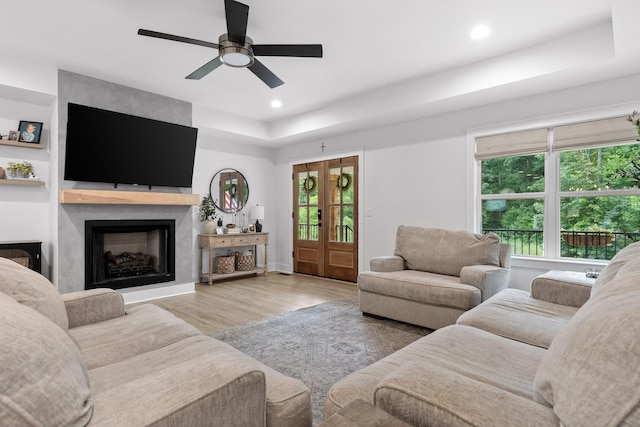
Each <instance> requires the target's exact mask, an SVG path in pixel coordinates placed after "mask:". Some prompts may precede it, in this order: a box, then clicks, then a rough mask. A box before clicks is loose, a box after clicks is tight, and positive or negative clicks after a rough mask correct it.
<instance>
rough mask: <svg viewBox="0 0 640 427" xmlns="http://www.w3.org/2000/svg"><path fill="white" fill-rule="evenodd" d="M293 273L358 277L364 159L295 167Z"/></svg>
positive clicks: (325, 161) (327, 161)
mask: <svg viewBox="0 0 640 427" xmlns="http://www.w3.org/2000/svg"><path fill="white" fill-rule="evenodd" d="M293 270H294V272H296V273H304V274H312V275H315V276H321V277H328V278H332V279H340V280H348V281H351V282H355V281H356V279H357V277H358V156H353V157H343V158H340V159H331V160H324V161H319V162H313V163H303V164H299V165H294V166H293Z"/></svg>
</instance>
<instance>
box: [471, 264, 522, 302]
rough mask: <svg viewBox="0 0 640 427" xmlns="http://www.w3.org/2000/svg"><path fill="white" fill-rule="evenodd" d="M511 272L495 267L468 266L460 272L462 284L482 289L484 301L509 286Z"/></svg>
mask: <svg viewBox="0 0 640 427" xmlns="http://www.w3.org/2000/svg"><path fill="white" fill-rule="evenodd" d="M510 276H511V271H510V270H508V269H506V268H502V267H496V266H494V265H468V266H466V267H462V270H460V283H462V284H464V285H471V286H475V287H476V288H478V289H480V293H481V294H482V301H484V300H486V299H488V298H490V297H492V296H493V295H495V294H497V293H498V292H500V291H501V290H503V289H506V288H507V287H508V286H509V277H510Z"/></svg>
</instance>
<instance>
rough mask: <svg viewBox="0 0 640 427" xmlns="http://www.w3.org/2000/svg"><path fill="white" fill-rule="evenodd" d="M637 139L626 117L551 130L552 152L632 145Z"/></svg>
mask: <svg viewBox="0 0 640 427" xmlns="http://www.w3.org/2000/svg"><path fill="white" fill-rule="evenodd" d="M637 139H638V129H637V128H636V126H635V125H634V124H633V123H630V122H629V121H628V120H627V117H626V116H624V117H614V118H611V119H602V120H592V121H588V122H582V123H574V124H571V125H564V126H556V127H555V128H554V129H553V150H554V151H563V150H577V149H580V148H591V147H603V146H607V145H622V144H633V143H636V142H637Z"/></svg>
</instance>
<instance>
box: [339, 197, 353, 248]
mask: <svg viewBox="0 0 640 427" xmlns="http://www.w3.org/2000/svg"><path fill="white" fill-rule="evenodd" d="M341 241H342V242H346V243H353V205H348V206H343V207H342V240H341Z"/></svg>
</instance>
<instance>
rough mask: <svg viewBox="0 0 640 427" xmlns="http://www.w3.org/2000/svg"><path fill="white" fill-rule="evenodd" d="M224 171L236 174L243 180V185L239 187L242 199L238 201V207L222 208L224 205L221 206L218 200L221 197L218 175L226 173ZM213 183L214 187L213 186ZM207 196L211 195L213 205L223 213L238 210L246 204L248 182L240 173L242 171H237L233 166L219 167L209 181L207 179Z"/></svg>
mask: <svg viewBox="0 0 640 427" xmlns="http://www.w3.org/2000/svg"><path fill="white" fill-rule="evenodd" d="M226 173H230V174H237V175H239V176H240V177H241V178H242V180H243V181H244V186H243V187H242V188H241V189H240V195H241V196H242V199H243V200H242V203H238V208H237V209H235V210H234V209H231V208H229V209H224V207H223V206H222V202H221V201H220V199H221V193H220V177H221V175H222V174H226ZM215 181H217V182H215ZM214 183H215V187H216V188H214ZM209 196H211V198H212V199H213V201H214V205H215V206H216V209H218V210H219V211H222V212H225V213H235V212H240V211H241V210H242V209H243V208H244V207H245V206H246V205H247V201H248V200H249V182H248V181H247V178H246V177H245V176H244V175H243V174H242V172H240V171H238V170H237V169H233V168H224V169H220V170H219V171H218V172H216V173H215V174H214V175H213V177H212V178H211V181H209ZM222 198H223V197H222ZM239 202H240V201H239Z"/></svg>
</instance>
